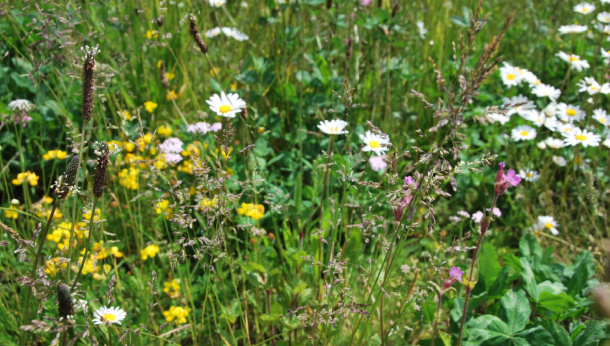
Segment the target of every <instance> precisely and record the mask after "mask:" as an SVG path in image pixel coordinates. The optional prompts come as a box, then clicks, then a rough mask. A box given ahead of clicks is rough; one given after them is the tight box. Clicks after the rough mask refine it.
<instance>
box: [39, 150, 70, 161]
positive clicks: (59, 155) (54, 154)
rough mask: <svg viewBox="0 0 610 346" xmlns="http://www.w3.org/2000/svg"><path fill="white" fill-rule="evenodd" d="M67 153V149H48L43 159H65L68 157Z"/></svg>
mask: <svg viewBox="0 0 610 346" xmlns="http://www.w3.org/2000/svg"><path fill="white" fill-rule="evenodd" d="M66 155H68V153H66V152H65V151H62V150H49V151H47V153H46V154H44V155H42V159H43V160H52V159H60V160H63V159H65V158H66Z"/></svg>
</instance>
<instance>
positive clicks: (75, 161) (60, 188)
mask: <svg viewBox="0 0 610 346" xmlns="http://www.w3.org/2000/svg"><path fill="white" fill-rule="evenodd" d="M79 167H80V160H79V158H78V155H75V156H73V157H72V159H71V160H70V163H69V164H68V169H67V170H66V172H65V173H64V174H63V175H62V176H61V177H60V179H59V181H58V184H57V186H56V187H55V194H56V195H57V198H59V199H64V198H66V197H68V193H70V189H72V187H73V186H74V183H75V182H76V176H77V175H78V169H79Z"/></svg>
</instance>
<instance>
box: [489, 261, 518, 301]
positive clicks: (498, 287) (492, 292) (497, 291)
mask: <svg viewBox="0 0 610 346" xmlns="http://www.w3.org/2000/svg"><path fill="white" fill-rule="evenodd" d="M511 271H513V272H514V270H513V268H512V267H510V266H505V267H502V270H501V271H500V274H499V275H498V277H497V278H496V281H494V283H493V285H491V287H490V288H489V290H488V292H487V294H488V296H489V298H500V297H502V294H503V293H504V290H506V289H508V288H509V287H510V283H509V282H507V281H508V280H507V278H508V274H509V272H511Z"/></svg>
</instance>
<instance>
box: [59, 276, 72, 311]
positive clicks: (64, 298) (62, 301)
mask: <svg viewBox="0 0 610 346" xmlns="http://www.w3.org/2000/svg"><path fill="white" fill-rule="evenodd" d="M57 305H59V317H61V318H68V316H74V300H73V299H72V296H71V295H70V287H68V285H66V284H60V285H59V286H57Z"/></svg>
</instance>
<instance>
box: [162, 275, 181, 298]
mask: <svg viewBox="0 0 610 346" xmlns="http://www.w3.org/2000/svg"><path fill="white" fill-rule="evenodd" d="M163 286H164V287H163V292H165V293H167V294H168V295H169V297H170V298H172V299H176V298H178V297H180V280H179V279H173V280H172V281H168V282H164V283H163Z"/></svg>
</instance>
